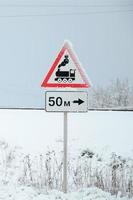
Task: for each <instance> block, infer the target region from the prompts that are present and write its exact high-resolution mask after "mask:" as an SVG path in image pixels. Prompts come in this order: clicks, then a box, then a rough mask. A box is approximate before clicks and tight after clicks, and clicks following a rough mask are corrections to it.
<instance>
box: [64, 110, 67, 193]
mask: <svg viewBox="0 0 133 200" xmlns="http://www.w3.org/2000/svg"><path fill="white" fill-rule="evenodd" d="M63 192H64V193H67V112H64V162H63Z"/></svg>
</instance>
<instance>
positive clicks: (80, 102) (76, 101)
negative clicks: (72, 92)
mask: <svg viewBox="0 0 133 200" xmlns="http://www.w3.org/2000/svg"><path fill="white" fill-rule="evenodd" d="M73 103H78V105H80V104H82V103H84V101H83V100H82V99H79V98H78V100H74V101H73Z"/></svg>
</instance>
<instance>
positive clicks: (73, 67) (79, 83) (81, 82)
mask: <svg viewBox="0 0 133 200" xmlns="http://www.w3.org/2000/svg"><path fill="white" fill-rule="evenodd" d="M41 87H45V88H48V87H50V88H54V87H56V88H57V87H58V88H67V87H71V88H88V87H90V83H89V81H88V78H87V75H86V73H85V71H84V70H83V68H82V67H81V65H80V63H79V61H78V58H77V56H76V54H75V52H74V50H73V49H72V46H71V44H70V43H69V42H65V43H64V45H63V47H62V49H61V50H60V52H59V54H58V56H57V58H56V59H55V61H54V63H53V65H52V66H51V68H50V70H49V72H48V74H47V75H46V77H45V78H44V81H43V83H42V85H41Z"/></svg>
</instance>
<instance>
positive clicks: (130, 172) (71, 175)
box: [0, 141, 133, 197]
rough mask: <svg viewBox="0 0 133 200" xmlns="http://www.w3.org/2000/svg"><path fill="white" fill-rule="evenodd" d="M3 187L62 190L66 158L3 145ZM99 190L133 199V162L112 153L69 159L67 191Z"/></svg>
mask: <svg viewBox="0 0 133 200" xmlns="http://www.w3.org/2000/svg"><path fill="white" fill-rule="evenodd" d="M0 158H1V160H0V184H1V185H10V184H13V185H21V186H30V187H34V188H36V189H38V190H40V191H42V190H43V191H49V190H52V189H57V190H62V184H63V173H62V170H63V155H62V153H60V154H58V155H57V154H56V152H55V151H53V150H52V151H47V152H46V153H44V154H41V155H38V156H31V155H24V154H23V153H21V151H20V149H19V148H16V147H15V148H11V147H10V146H9V145H8V144H7V143H6V142H2V141H1V142H0ZM90 187H97V188H100V189H102V190H103V191H106V192H110V193H111V194H112V195H121V196H128V197H133V160H132V159H129V158H126V159H125V158H122V157H121V156H118V155H116V154H115V153H112V154H111V155H110V159H108V160H106V159H105V158H104V155H103V156H102V157H101V156H100V155H99V154H98V153H97V152H93V151H91V150H90V149H85V150H83V151H82V152H81V153H80V154H79V155H77V157H74V158H73V157H69V160H68V188H69V190H71V191H77V190H80V189H82V188H90Z"/></svg>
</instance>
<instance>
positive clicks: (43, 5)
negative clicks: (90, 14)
mask: <svg viewBox="0 0 133 200" xmlns="http://www.w3.org/2000/svg"><path fill="white" fill-rule="evenodd" d="M129 6H133V3H130V4H129V3H128V4H114V5H113V4H94V5H93V4H86V5H85V4H84V5H83V4H82V5H73V4H72V5H71V4H66V5H63V4H62V5H52V4H7V5H6V4H0V7H46V8H48V7H52V8H59V7H61V8H72V7H74V8H77V7H79V8H82V7H84V8H86V7H129Z"/></svg>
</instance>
